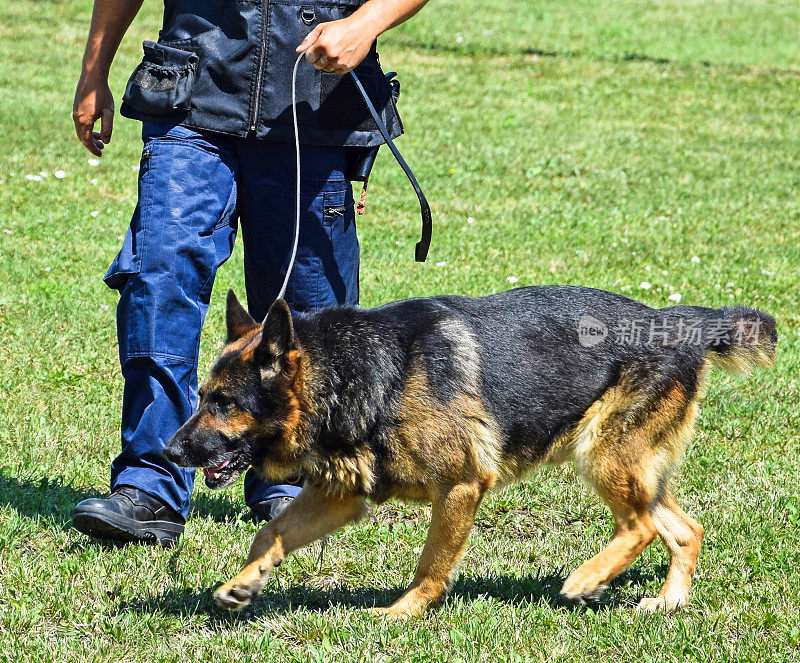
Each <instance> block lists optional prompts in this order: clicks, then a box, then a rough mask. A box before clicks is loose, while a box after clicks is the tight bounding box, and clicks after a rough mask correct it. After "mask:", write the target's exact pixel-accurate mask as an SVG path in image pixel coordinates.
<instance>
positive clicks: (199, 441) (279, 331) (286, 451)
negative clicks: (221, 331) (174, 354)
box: [163, 290, 304, 488]
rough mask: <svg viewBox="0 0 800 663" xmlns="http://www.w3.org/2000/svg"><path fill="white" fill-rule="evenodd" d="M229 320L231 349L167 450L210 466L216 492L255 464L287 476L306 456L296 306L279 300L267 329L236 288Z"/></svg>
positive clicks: (184, 461) (187, 463)
mask: <svg viewBox="0 0 800 663" xmlns="http://www.w3.org/2000/svg"><path fill="white" fill-rule="evenodd" d="M226 321H227V327H228V338H227V341H226V345H225V348H224V349H223V351H222V354H221V355H220V357H219V359H218V360H217V362H216V364H214V366H213V368H212V369H211V371H210V372H209V374H208V377H207V378H206V380H205V383H204V384H203V386H202V387H201V388H200V404H199V406H198V408H197V411H196V412H195V413H194V414H193V415H192V416H191V417H190V418H189V420H188V421H187V422H186V423H185V424H184V425H183V426H181V428H180V429H179V430H178V432H177V433H175V435H174V436H173V437H172V439H171V440H170V441H169V444H167V446H166V447H165V448H164V452H163V453H164V456H165V457H166V458H167V459H169V460H171V461H172V462H174V463H175V464H177V465H180V466H182V467H197V468H202V469H203V473H204V474H205V479H206V485H207V486H208V487H209V488H221V487H223V486H227V485H229V484H231V483H232V482H233V481H235V480H236V479H237V478H238V477H239V475H241V474H242V472H244V471H245V470H246V469H247V468H248V467H249V466H250V465H253V466H254V467H256V468H257V469H260V470H261V471H262V473H264V474H266V475H268V476H270V477H271V478H276V479H277V478H285V477H287V476H289V475H290V474H291V473H292V472H294V471H296V470H297V469H299V465H300V461H301V458H302V453H303V451H304V449H303V442H302V439H301V438H302V436H301V435H299V434H298V427H299V425H300V422H301V419H302V413H303V405H304V397H303V372H304V369H303V356H302V350H301V348H300V346H299V344H298V343H297V341H296V339H295V335H294V327H293V325H292V315H291V312H290V311H289V307H288V306H287V305H286V302H284V301H283V300H278V301H276V302H275V303H274V304H273V305H272V307H271V308H270V310H269V313H268V314H267V317H266V318H265V319H264V322H263V324H259V323H258V322H256V321H255V320H254V319H253V318H252V317H251V316H250V314H249V313H248V312H247V311H246V310H245V309H244V308H243V307H242V305H241V304H240V303H239V300H238V299H236V295H234V294H233V291H232V290H231V291H229V292H228V302H227V310H226Z"/></svg>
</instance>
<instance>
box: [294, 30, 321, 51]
mask: <svg viewBox="0 0 800 663" xmlns="http://www.w3.org/2000/svg"><path fill="white" fill-rule="evenodd" d="M323 29H324V24H323V23H320V24H319V25H318V26H317V27H316V28H314V29H313V30H312V31H311V32H309V33H308V35H306V38H305V39H303V41H302V42H300V45H299V46H298V47H297V48H296V49H294V50H295V53H302V52H303V51H305V50H306V49H307V48H308V47H309V46H311V44H313V43H314V42H315V41H317V39H319V36H320V34H322V30H323Z"/></svg>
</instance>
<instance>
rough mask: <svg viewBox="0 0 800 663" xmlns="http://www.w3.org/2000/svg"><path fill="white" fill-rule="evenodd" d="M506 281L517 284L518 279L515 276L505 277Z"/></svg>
mask: <svg viewBox="0 0 800 663" xmlns="http://www.w3.org/2000/svg"><path fill="white" fill-rule="evenodd" d="M506 281H508V282H509V283H519V279H518V278H517V277H516V276H507V277H506Z"/></svg>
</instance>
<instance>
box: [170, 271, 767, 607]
mask: <svg viewBox="0 0 800 663" xmlns="http://www.w3.org/2000/svg"><path fill="white" fill-rule="evenodd" d="M587 316H591V319H593V320H594V321H595V322H597V321H600V322H601V323H603V324H604V325H606V326H607V331H608V330H613V329H614V328H615V327H617V326H619V325H620V324H621V323H622V322H624V321H627V320H637V321H639V323H640V324H641V326H642V328H644V329H647V328H648V325H650V326H652V328H656V325H661V327H658V328H659V329H663V328H664V326H665V324H664V323H665V321H667V322H671V323H672V327H671V328H673V329H675V330H677V329H679V328H682V327H686V326H687V325H688V324H693V325H694V326H695V328H698V324H699V325H700V327H702V330H703V331H702V334H701V335H699V336H698V335H695V336H694V337H691V338H689V337H687V338H682V337H681V336H680V335H679V334H678V333H677V332H674V333H672V335H670V334H669V333H663V331H662V333H661V334H660V335H659V336H658V337H657V338H658V341H657V342H656V341H654V340H653V339H652V338H651V339H649V340H648V339H644V340H642V339H641V338H639V339H636V342H634V341H633V340H632V339H628V342H625V337H624V336H623V334H622V332H620V335H619V336H615V334H614V333H611V332H608V336H607V338H604V339H603V340H602V341H600V342H597V343H593V344H587V343H581V342H579V335H578V330H579V326H580V324H582V323H581V321H582V320H585V319H586V317H587ZM745 322H747V323H752V326H751V331H752V328H753V326H755V328H756V329H757V334H755V335H753V334H750V335H749V336H746V335H744V334H741V333H739V334H737V333H736V330H737V329H741V325H742V323H745ZM227 324H228V342H227V345H226V347H225V349H224V350H223V352H222V355H221V357H220V358H219V360H218V361H217V363H216V365H215V366H214V367H213V369H212V370H211V372H210V374H209V376H208V378H207V380H206V382H205V384H204V385H203V387H202V389H201V402H200V407H199V409H198V410H197V412H196V413H195V414H194V415H193V416H192V417H191V419H189V421H188V422H187V423H186V424H185V425H184V426H183V427H182V428H181V429H180V430H179V431H178V433H176V435H175V437H174V438H173V439H172V440H171V442H170V444H169V446H168V447H167V449H166V450H165V455H167V457H168V458H170V459H171V460H173V461H175V462H177V463H179V464H181V465H184V466H193V467H203V468H207V469H206V470H205V472H206V483H207V484H208V485H209V486H211V487H218V486H221V485H227V484H228V483H230V482H232V481H233V480H235V479H236V478H237V477H238V476H239V475H240V474H241V473H242V472H243V471H244V470H245V469H246V468H247V467H248V466H250V465H252V466H254V467H255V468H256V469H257V470H259V471H260V472H261V473H262V474H263V475H264V476H265V477H267V478H269V479H283V478H286V477H288V476H289V475H291V474H293V473H296V472H298V471H299V472H301V473H302V474H303V476H304V477H305V483H304V486H303V490H302V492H301V493H300V495H299V497H298V498H297V499H295V500H294V501H293V502H292V503H291V504H290V506H289V507H288V508H287V509H286V510H285V511H284V512H283V513H282V514H281V515H280V516H278V517H277V518H275V519H274V520H273V521H272V522H270V523H268V524H267V525H265V526H264V527H262V529H261V530H260V531H259V532H258V534H257V536H256V538H255V541H254V542H253V545H252V547H251V549H250V554H249V557H248V559H247V563H246V565H245V567H244V568H243V570H242V571H241V573H239V575H238V576H236V577H235V578H234V579H233V580H231V581H230V582H228V583H226V584H225V585H223V586H222V587H220V588H219V589H218V590H217V591H216V593H215V597H216V600H217V602H218V603H219V605H221V606H223V607H226V608H230V609H234V610H237V609H240V608H242V607H243V606H245V605H247V604H248V603H249V602H250V601H251V600H252V599H253V598H255V597H256V596H257V595H258V593H259V591H260V590H261V588H262V585H263V583H264V580H265V578H266V577H267V575H268V574H269V573H270V571H271V570H272V569H273V568H274V567H275V566H277V565H278V564H280V562H281V561H282V560H283V559H284V557H285V556H286V555H288V554H289V553H290V552H292V551H293V550H296V549H297V548H299V547H301V546H305V545H307V544H309V543H311V542H313V541H314V540H316V539H318V538H320V537H322V536H324V535H326V534H328V533H329V532H331V531H333V530H335V529H336V528H338V527H341V526H342V525H345V524H346V523H348V522H350V521H353V520H355V519H357V518H359V517H360V516H361V515H362V514H363V512H364V510H365V503H366V501H367V500H370V501H374V502H382V501H384V500H387V499H389V498H399V499H411V500H429V501H430V502H431V503H432V515H431V526H430V531H429V534H428V540H427V542H426V544H425V547H424V549H423V551H422V556H421V558H420V561H419V564H418V566H417V570H416V574H415V576H414V580H413V582H412V583H411V586H410V587H409V588H408V590H407V591H406V592H405V593H404V594H403V596H402V597H401V598H400V599H399V600H398V601H397V602H396V603H394V605H392V606H390V607H388V608H381V609H378V610H377V612H380V613H386V614H390V615H416V614H419V613H420V612H422V611H423V610H424V609H425V608H426V607H428V606H429V605H431V604H434V603H436V602H438V601H440V600H442V598H443V597H444V596H445V594H446V592H447V589H448V587H449V585H450V583H451V579H452V577H453V573H454V569H455V567H456V565H457V563H458V561H459V559H460V558H461V555H462V554H463V552H464V548H465V545H466V542H467V537H468V535H469V532H470V529H471V527H472V523H473V519H474V517H475V512H476V510H477V508H478V505H479V504H480V501H481V499H482V497H483V495H484V494H485V492H486V491H487V490H490V489H493V488H495V489H496V488H498V487H502V486H504V485H507V484H509V483H511V482H514V481H518V480H520V479H522V478H524V477H525V475H526V474H527V473H529V472H530V471H531V470H533V469H534V468H536V467H537V466H539V465H541V464H543V463H561V462H564V461H566V460H573V461H574V462H575V465H576V467H577V470H578V472H579V473H580V474H581V476H583V477H584V478H585V479H586V480H587V482H588V483H589V484H590V485H591V486H592V487H594V488H595V490H596V491H597V493H598V494H599V495H600V497H601V498H602V499H603V501H604V502H605V503H606V504H607V505H608V507H609V508H610V510H611V513H612V515H613V518H614V523H615V533H614V536H613V538H612V540H611V542H610V543H609V544H608V546H607V547H606V548H605V549H604V550H603V551H601V552H600V553H598V554H597V555H596V556H595V557H593V558H592V559H590V560H589V561H587V562H585V563H584V564H583V565H581V566H580V567H579V568H578V569H576V570H575V571H573V572H572V574H570V576H569V577H568V578H567V580H566V581H565V583H564V586H563V589H562V594H563V595H564V596H565V597H566V598H567V599H569V600H572V601H575V602H584V601H587V600H595V599H597V598H598V597H599V596H600V594H601V593H602V592H603V590H604V589H605V588H606V587H607V585H608V583H609V582H610V581H611V579H612V578H614V577H615V576H616V575H618V574H619V573H621V572H622V571H623V570H624V569H626V568H627V567H628V565H629V564H630V563H631V562H632V561H633V560H634V559H635V558H636V556H637V555H639V553H640V552H641V551H642V550H643V549H644V548H645V547H646V546H647V545H648V544H650V543H651V542H652V541H653V540H654V539H655V537H656V536H657V535H658V536H660V537H661V539H662V540H663V541H664V543H665V544H666V547H667V549H668V550H669V554H670V566H669V571H668V573H667V579H666V582H665V583H664V586H663V587H662V589H661V591H660V592H659V594H658V596H656V597H654V598H645V599H643V600H642V602H641V604H640V607H642V608H643V609H646V610H662V609H669V610H671V609H674V608H677V607H679V606H681V605H683V604H685V603H686V601H687V599H688V590H689V585H690V583H691V580H692V575H693V573H694V571H695V565H696V563H697V557H698V554H699V551H700V543H701V540H702V537H703V528H702V527H701V526H700V525H699V524H698V523H697V522H696V521H695V520H694V519H692V518H691V517H690V516H689V515H687V514H686V513H685V512H684V511H683V510H682V509H681V508H680V506H678V504H677V502H676V501H675V498H674V496H673V495H672V493H671V492H670V488H669V482H670V476H671V474H672V472H673V470H674V468H675V466H676V464H677V463H678V461H679V459H680V457H681V454H682V451H683V448H684V446H685V444H686V442H687V441H688V439H689V438H690V437H691V435H692V427H693V424H694V421H695V419H696V417H697V413H698V406H697V401H698V398H699V396H700V392H701V388H702V384H703V379H704V376H705V374H706V372H707V370H708V368H709V366H710V365H714V364H719V365H722V366H723V367H729V368H730V367H734V368H750V367H753V366H756V365H770V364H771V363H772V361H773V359H774V352H775V344H776V338H777V337H776V332H775V322H774V320H773V319H772V318H771V317H770V316H768V315H765V314H763V313H760V312H758V311H755V310H753V309H747V308H744V307H736V308H724V309H719V310H713V309H707V308H702V307H692V306H674V307H670V308H667V309H661V310H655V309H652V308H649V307H647V306H645V305H643V304H640V303H638V302H635V301H633V300H630V299H627V298H625V297H621V296H619V295H615V294H611V293H607V292H603V291H599V290H591V289H587V288H573V287H555V286H553V287H537V288H519V289H516V290H511V291H508V292H504V293H500V294H497V295H492V296H489V297H482V298H469V297H431V298H425V299H413V300H407V301H401V302H395V303H392V304H387V305H385V306H382V307H379V308H376V309H354V308H336V309H330V310H325V311H321V312H318V313H314V314H308V315H298V316H294V319H293V317H292V315H291V314H290V312H289V309H288V307H287V306H286V304H285V303H284V302H282V301H278V302H276V303H275V304H274V305H273V306H272V308H271V309H270V312H269V314H268V315H267V317H266V319H265V321H264V323H263V324H259V323H257V322H256V321H254V320H253V319H252V318H251V317H250V316H249V315H248V314H247V312H246V311H245V310H244V309H243V308H242V306H241V305H240V304H239V302H238V301H237V300H236V297H235V296H234V295H233V293H232V292H231V293H229V296H228V309H227ZM720 329H726V330H727V331H728V332H729V333H728V334H727V336H726V337H725V338H722V337H721V335H720V333H719V331H720ZM713 330H716V333H713V334H712V331H713ZM208 468H211V469H208Z"/></svg>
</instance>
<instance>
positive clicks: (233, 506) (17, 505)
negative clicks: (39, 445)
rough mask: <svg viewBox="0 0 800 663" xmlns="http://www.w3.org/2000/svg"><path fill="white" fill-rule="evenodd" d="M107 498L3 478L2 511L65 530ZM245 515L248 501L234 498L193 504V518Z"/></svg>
mask: <svg viewBox="0 0 800 663" xmlns="http://www.w3.org/2000/svg"><path fill="white" fill-rule="evenodd" d="M105 495H107V493H106V494H104V493H100V492H98V491H97V490H94V489H88V490H87V489H81V488H75V487H73V486H71V485H69V484H63V483H59V482H58V481H57V480H53V479H49V478H47V477H42V478H40V479H35V478H20V477H9V476H5V475H4V474H0V508H2V507H6V506H8V507H11V508H12V509H14V510H15V511H16V512H17V513H18V514H19V515H21V516H23V517H24V518H31V519H40V520H42V521H44V522H45V523H47V524H49V525H55V526H56V527H59V528H61V529H68V528H69V527H71V526H72V509H73V508H74V507H75V505H76V504H77V503H78V502H80V501H82V500H86V499H89V498H92V497H104V496H105ZM244 511H245V507H244V500H243V499H242V501H241V503H237V500H236V499H235V498H234V496H233V495H232V494H221V495H209V494H207V493H199V494H197V495H196V496H195V498H194V499H193V501H192V510H191V512H190V514H189V518H193V517H195V518H211V519H212V520H214V521H215V522H219V523H227V522H233V521H235V520H236V519H237V518H239V517H241V515H242V514H243V512H244Z"/></svg>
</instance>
